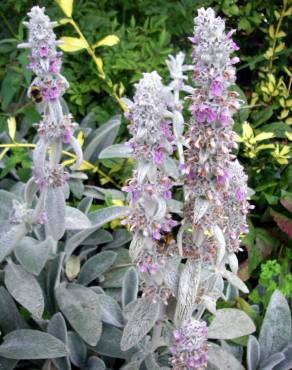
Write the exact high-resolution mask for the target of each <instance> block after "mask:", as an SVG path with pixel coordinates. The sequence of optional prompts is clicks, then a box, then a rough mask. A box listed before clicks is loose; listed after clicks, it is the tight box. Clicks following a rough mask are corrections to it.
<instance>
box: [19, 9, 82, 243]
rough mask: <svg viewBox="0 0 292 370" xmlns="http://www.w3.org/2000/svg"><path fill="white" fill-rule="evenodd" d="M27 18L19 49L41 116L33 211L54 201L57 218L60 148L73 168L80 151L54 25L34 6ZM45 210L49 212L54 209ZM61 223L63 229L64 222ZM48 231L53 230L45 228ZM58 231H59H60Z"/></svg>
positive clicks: (62, 180)
mask: <svg viewBox="0 0 292 370" xmlns="http://www.w3.org/2000/svg"><path fill="white" fill-rule="evenodd" d="M28 16H29V18H30V19H29V21H28V22H24V25H25V26H26V27H27V28H28V42H26V43H22V44H20V45H19V47H21V48H28V49H30V56H29V59H30V63H29V65H28V69H29V70H31V71H32V72H33V73H34V75H35V77H34V79H33V81H32V83H31V85H30V87H29V90H28V96H29V97H31V98H32V99H33V100H34V101H35V103H36V104H37V108H38V110H39V112H40V113H41V114H42V119H41V121H40V122H39V123H38V124H37V125H36V126H37V130H38V134H39V141H38V142H37V145H36V148H35V150H34V154H33V178H34V180H35V183H36V185H37V188H38V190H39V191H40V192H41V196H40V198H39V201H40V202H43V205H39V206H38V207H36V209H37V211H38V212H39V213H40V214H45V213H46V212H47V209H46V204H47V206H48V205H49V204H50V203H54V202H56V204H55V206H56V209H57V210H58V209H59V213H58V214H59V215H60V217H61V215H63V216H64V215H65V197H64V191H63V188H64V186H65V185H66V181H67V180H68V179H69V174H68V173H67V172H65V171H64V169H63V168H62V166H61V165H60V164H59V162H60V159H61V152H62V145H63V144H69V145H70V146H71V147H72V148H73V150H74V151H75V153H76V157H77V160H76V164H75V166H74V167H73V168H78V167H79V166H80V164H81V162H82V150H81V148H80V145H79V144H78V141H77V140H76V139H75V137H74V136H73V133H74V130H75V128H76V126H77V124H76V123H74V122H73V121H72V117H71V115H70V114H69V113H68V109H67V107H66V104H65V102H64V100H63V99H62V96H63V94H64V93H65V91H66V89H67V88H68V87H69V84H68V82H67V80H66V79H65V77H63V76H62V75H61V74H60V68H61V64H62V61H61V56H62V53H61V52H59V51H57V46H58V44H59V42H58V41H57V40H56V35H55V34H54V32H53V27H54V26H55V25H56V24H55V23H54V22H51V21H50V19H49V17H48V16H47V15H45V13H44V8H40V7H38V6H35V7H33V8H32V9H31V11H30V12H29V13H28ZM49 146H50V154H49V156H48V147H49ZM49 190H50V191H49ZM48 197H50V199H48ZM49 208H50V212H51V210H53V209H54V207H49ZM61 209H62V211H61ZM56 215H57V211H56ZM36 216H37V215H36ZM63 216H62V217H63ZM48 220H49V223H50V222H58V221H57V220H56V219H55V217H53V216H52V215H51V217H48ZM59 222H61V221H60V220H59ZM62 224H63V226H64V224H65V223H64V220H63V221H62ZM49 229H54V228H53V227H52V225H49ZM59 230H61V231H62V228H60V229H59ZM63 232H64V229H63ZM61 236H62V232H58V235H57V234H56V235H53V237H54V238H55V239H59V238H60V237H61Z"/></svg>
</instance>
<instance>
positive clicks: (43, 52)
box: [39, 46, 49, 58]
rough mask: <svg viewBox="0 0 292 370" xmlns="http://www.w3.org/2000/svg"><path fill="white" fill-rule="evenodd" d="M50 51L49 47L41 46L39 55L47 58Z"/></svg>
mask: <svg viewBox="0 0 292 370" xmlns="http://www.w3.org/2000/svg"><path fill="white" fill-rule="evenodd" d="M48 53H49V48H48V47H47V46H41V47H40V49H39V56H40V57H41V58H46V57H47V56H48Z"/></svg>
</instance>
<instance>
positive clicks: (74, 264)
mask: <svg viewBox="0 0 292 370" xmlns="http://www.w3.org/2000/svg"><path fill="white" fill-rule="evenodd" d="M65 272H66V276H67V278H68V279H69V280H70V281H72V280H73V279H75V278H76V276H77V275H78V274H79V272H80V258H79V256H71V257H70V258H69V259H68V261H67V263H66V266H65Z"/></svg>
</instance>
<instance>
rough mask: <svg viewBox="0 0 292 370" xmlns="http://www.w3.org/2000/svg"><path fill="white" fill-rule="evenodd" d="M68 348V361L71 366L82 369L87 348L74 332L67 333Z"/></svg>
mask: <svg viewBox="0 0 292 370" xmlns="http://www.w3.org/2000/svg"><path fill="white" fill-rule="evenodd" d="M68 347H69V348H70V360H71V362H72V364H73V365H75V366H76V367H78V368H82V367H83V366H84V364H85V361H86V357H87V346H86V344H85V343H84V341H83V340H82V339H81V338H80V336H79V335H78V334H76V333H75V332H74V331H69V332H68Z"/></svg>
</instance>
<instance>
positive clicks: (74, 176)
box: [69, 171, 88, 182]
mask: <svg viewBox="0 0 292 370" xmlns="http://www.w3.org/2000/svg"><path fill="white" fill-rule="evenodd" d="M71 179H73V180H88V176H87V175H86V173H84V172H79V171H74V172H71V173H70V180H71ZM70 180H69V182H70Z"/></svg>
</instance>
